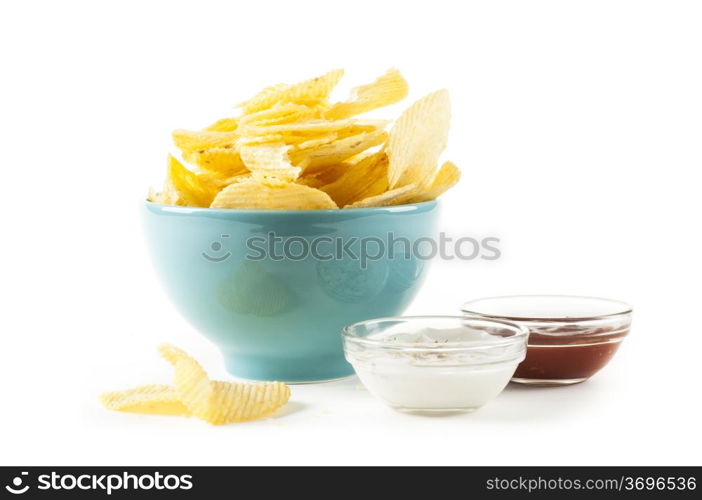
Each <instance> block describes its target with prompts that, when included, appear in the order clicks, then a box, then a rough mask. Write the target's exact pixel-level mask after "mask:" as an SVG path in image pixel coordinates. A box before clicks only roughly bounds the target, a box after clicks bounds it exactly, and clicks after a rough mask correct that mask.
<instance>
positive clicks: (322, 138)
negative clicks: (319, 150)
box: [295, 132, 339, 149]
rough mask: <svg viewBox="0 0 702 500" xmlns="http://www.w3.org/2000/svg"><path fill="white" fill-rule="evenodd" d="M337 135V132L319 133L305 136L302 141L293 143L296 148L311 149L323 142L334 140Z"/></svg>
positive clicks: (323, 143)
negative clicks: (309, 136) (310, 136)
mask: <svg viewBox="0 0 702 500" xmlns="http://www.w3.org/2000/svg"><path fill="white" fill-rule="evenodd" d="M338 137H339V134H338V133H337V132H330V133H328V134H321V135H317V136H313V137H312V138H305V140H304V141H302V142H300V143H298V144H295V147H296V148H297V149H312V148H316V147H319V146H323V145H325V144H329V143H330V142H334V141H335V140H336V139H337V138H338Z"/></svg>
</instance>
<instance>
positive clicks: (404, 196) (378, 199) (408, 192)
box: [344, 184, 417, 208]
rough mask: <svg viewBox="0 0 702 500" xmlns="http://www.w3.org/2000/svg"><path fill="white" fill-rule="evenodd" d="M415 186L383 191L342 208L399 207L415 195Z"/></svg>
mask: <svg viewBox="0 0 702 500" xmlns="http://www.w3.org/2000/svg"><path fill="white" fill-rule="evenodd" d="M416 189H417V185H416V184H409V185H407V186H402V187H399V188H395V189H391V190H390V191H385V192H384V193H380V194H377V195H375V196H371V197H369V198H365V199H363V200H359V201H356V202H354V203H351V204H350V205H346V206H345V207H344V208H369V207H387V206H390V205H401V204H402V203H406V202H407V200H408V199H409V198H411V197H412V195H413V194H414V193H415V190H416Z"/></svg>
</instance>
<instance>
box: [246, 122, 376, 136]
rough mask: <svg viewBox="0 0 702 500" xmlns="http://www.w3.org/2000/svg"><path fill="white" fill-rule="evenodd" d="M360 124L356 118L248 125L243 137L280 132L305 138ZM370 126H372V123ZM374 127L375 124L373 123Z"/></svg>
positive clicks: (284, 134) (352, 127)
mask: <svg viewBox="0 0 702 500" xmlns="http://www.w3.org/2000/svg"><path fill="white" fill-rule="evenodd" d="M357 125H358V123H357V121H356V120H334V121H330V120H308V121H304V122H299V123H280V124H278V125H269V126H258V125H247V126H245V127H242V128H241V135H242V136H243V137H255V136H265V135H272V134H280V135H283V136H284V137H289V136H302V137H303V138H304V139H305V140H307V139H309V138H310V137H309V136H315V135H320V134H329V133H332V132H335V131H340V130H343V129H352V130H355V129H354V127H356V126H357ZM368 127H371V126H370V125H369V126H368ZM373 128H375V126H374V125H373Z"/></svg>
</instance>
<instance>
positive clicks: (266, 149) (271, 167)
mask: <svg viewBox="0 0 702 500" xmlns="http://www.w3.org/2000/svg"><path fill="white" fill-rule="evenodd" d="M288 149H289V146H286V145H285V144H269V145H265V144H259V145H255V146H242V147H241V150H240V153H241V159H242V160H243V161H244V164H245V165H246V168H247V169H248V170H249V171H250V172H251V175H252V176H253V178H254V179H257V180H259V181H261V182H268V183H271V182H272V183H280V182H290V181H293V180H295V179H297V178H298V177H299V176H300V172H302V169H301V168H300V167H295V166H293V165H292V164H291V163H290V160H289V159H288Z"/></svg>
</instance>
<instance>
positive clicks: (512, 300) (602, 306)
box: [461, 295, 632, 385]
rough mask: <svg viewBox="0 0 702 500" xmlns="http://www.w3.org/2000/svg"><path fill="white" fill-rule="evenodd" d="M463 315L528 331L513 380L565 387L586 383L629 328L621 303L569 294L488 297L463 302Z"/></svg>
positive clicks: (625, 306)
mask: <svg viewBox="0 0 702 500" xmlns="http://www.w3.org/2000/svg"><path fill="white" fill-rule="evenodd" d="M461 309H462V311H463V313H464V314H465V315H466V317H473V318H482V319H499V320H504V321H514V322H515V323H519V324H520V325H523V326H524V327H526V328H528V330H529V346H528V349H527V355H526V359H525V360H524V361H523V362H522V363H521V364H520V365H519V367H518V368H517V370H516V372H515V374H514V378H513V379H512V380H513V381H514V382H519V383H522V384H532V385H567V384H576V383H578V382H583V381H584V380H587V379H588V378H590V377H591V376H593V375H594V374H595V373H597V372H598V371H600V370H601V369H602V368H603V367H604V366H605V365H606V364H607V363H609V361H610V360H611V359H612V357H613V356H614V353H615V352H616V351H617V349H618V348H619V345H620V344H621V342H622V340H623V339H624V337H625V336H626V335H627V334H628V333H629V329H630V327H631V315H632V308H631V306H629V305H628V304H626V303H624V302H620V301H617V300H610V299H601V298H596V297H575V296H568V295H513V296H506V297H489V298H484V299H477V300H473V301H470V302H467V303H465V304H463V306H462V308H461Z"/></svg>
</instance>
